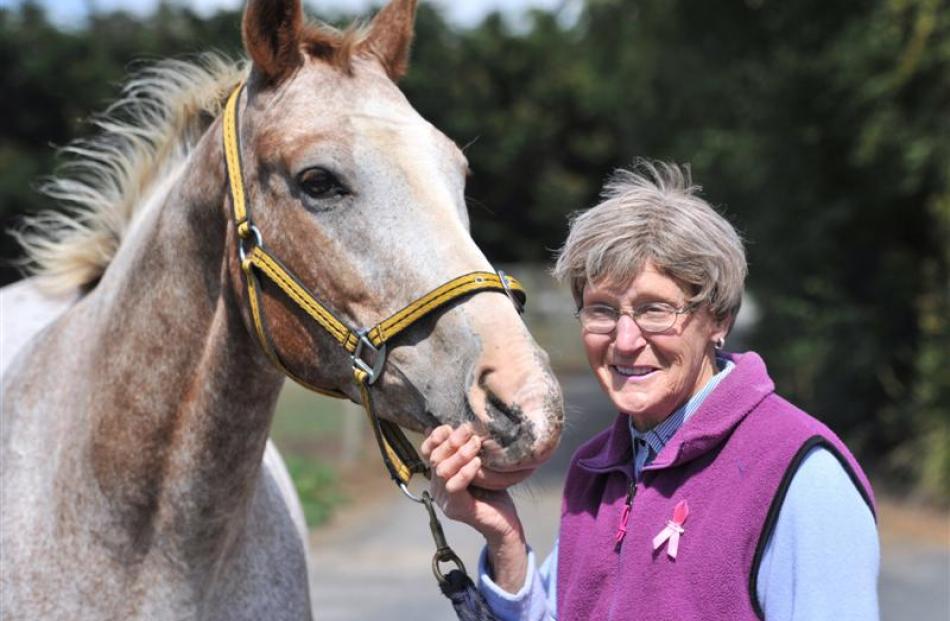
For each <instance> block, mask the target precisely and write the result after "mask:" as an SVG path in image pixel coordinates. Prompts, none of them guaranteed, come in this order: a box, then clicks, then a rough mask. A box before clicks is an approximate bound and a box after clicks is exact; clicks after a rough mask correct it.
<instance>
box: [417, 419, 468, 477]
mask: <svg viewBox="0 0 950 621" xmlns="http://www.w3.org/2000/svg"><path fill="white" fill-rule="evenodd" d="M445 429H448V430H449V433H446V431H445V430H444V429H443V427H439V428H438V429H436V430H434V431H433V432H432V433H431V434H430V435H429V438H427V439H426V441H425V442H423V445H424V446H423V455H425V456H426V457H427V458H428V460H429V464H430V465H432V466H433V467H437V466H438V465H439V464H441V463H442V462H444V461H447V460H449V459H451V458H452V457H453V456H454V455H455V454H456V453H458V452H459V451H460V450H461V449H462V448H463V447H465V446H466V444H467V443H468V442H470V441H471V440H472V438H473V437H475V436H474V435H473V433H474V432H473V431H472V428H471V426H470V425H462V426H461V427H459V428H458V429H454V430H451V428H449V427H445ZM479 448H480V447H479ZM467 450H468V451H469V453H470V451H471V449H470V448H469V449H467ZM476 453H477V451H476ZM474 455H475V454H474V453H470V454H469V455H468V458H469V459H471V457H473V456H474Z"/></svg>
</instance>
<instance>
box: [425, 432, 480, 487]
mask: <svg viewBox="0 0 950 621" xmlns="http://www.w3.org/2000/svg"><path fill="white" fill-rule="evenodd" d="M444 447H445V444H443V445H442V447H440V449H436V451H434V452H433V457H432V459H431V460H430V464H431V465H432V467H433V472H434V473H435V475H436V476H437V477H439V478H441V479H445V480H446V482H448V481H449V480H450V479H452V478H453V477H455V476H457V475H458V474H459V472H460V471H461V470H462V469H463V468H465V467H466V466H467V465H468V464H470V463H471V462H472V460H474V459H476V458H477V456H478V452H479V451H480V450H481V448H482V442H481V440H480V439H479V438H478V437H477V436H472V437H470V438H469V439H468V440H467V441H466V442H465V443H464V444H462V445H461V446H459V447H458V448H457V449H455V448H453V449H446V450H444V451H442V450H441V448H444ZM436 453H444V457H442V458H439V457H437V456H436ZM480 464H481V462H480V461H479V465H480Z"/></svg>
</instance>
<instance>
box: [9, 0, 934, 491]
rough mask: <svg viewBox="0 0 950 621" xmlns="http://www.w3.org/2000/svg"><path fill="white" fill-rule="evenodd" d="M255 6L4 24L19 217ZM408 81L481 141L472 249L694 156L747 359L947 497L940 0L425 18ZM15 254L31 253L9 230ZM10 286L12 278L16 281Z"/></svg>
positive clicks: (21, 12) (523, 242) (867, 455)
mask: <svg viewBox="0 0 950 621" xmlns="http://www.w3.org/2000/svg"><path fill="white" fill-rule="evenodd" d="M239 23H240V14H239V12H238V11H224V12H221V13H218V14H217V15H215V16H212V17H209V18H207V19H202V18H199V17H198V16H196V15H195V14H194V13H192V12H190V11H188V10H187V9H183V8H180V7H178V6H177V5H167V4H163V5H161V6H160V8H159V9H158V11H157V12H156V13H155V14H154V15H153V16H150V17H148V18H143V19H138V18H132V17H129V16H128V15H124V14H121V13H109V14H101V15H97V16H95V17H94V18H92V19H91V20H90V22H89V23H88V25H86V26H84V27H83V28H81V29H79V30H75V31H70V32H61V31H59V30H56V29H55V28H53V27H51V26H50V25H49V23H48V22H47V20H46V18H45V16H44V15H43V13H42V11H40V10H39V9H37V8H36V7H35V6H32V5H29V4H27V5H23V6H22V7H20V8H18V9H15V10H0V60H2V61H3V63H4V67H5V71H4V72H3V73H2V74H0V85H2V86H3V87H5V88H4V89H3V92H4V93H5V97H4V98H3V99H0V218H2V223H3V225H4V227H5V228H6V227H8V226H9V225H10V223H11V222H12V221H13V218H15V217H16V215H17V214H21V213H24V212H29V211H32V210H35V209H37V208H39V207H41V206H44V201H43V199H42V198H41V197H39V195H37V194H36V193H34V192H32V191H31V190H30V182H31V180H35V179H37V178H38V176H39V175H42V174H48V173H49V172H50V171H51V170H52V166H53V160H52V156H51V150H50V149H49V148H48V143H49V142H54V143H56V144H64V143H65V142H67V141H68V140H69V139H70V138H72V137H74V136H77V135H81V134H82V132H84V131H88V126H85V125H82V124H81V123H80V122H79V121H80V120H81V119H82V117H83V116H86V115H88V114H89V111H91V110H97V109H101V108H103V107H104V105H105V104H106V103H107V102H108V101H110V100H111V99H113V98H114V96H115V95H116V93H117V88H118V86H117V85H118V84H119V83H120V82H121V80H122V79H123V76H124V75H125V74H126V73H127V70H128V69H129V67H130V62H131V61H132V59H141V58H143V57H144V58H157V57H162V56H167V55H176V56H181V55H182V54H187V53H189V52H196V51H200V50H206V49H209V48H215V49H221V50H224V51H225V52H230V53H235V54H236V53H237V52H238V51H239V50H240V41H239ZM416 41H417V43H416V47H415V49H414V54H413V56H414V57H413V67H412V71H411V72H410V73H409V75H408V77H407V78H406V80H405V82H404V83H403V87H404V89H405V90H406V92H407V94H408V96H409V99H410V100H411V101H412V102H413V103H414V105H415V106H416V107H417V108H418V109H419V110H420V112H421V113H422V114H423V115H424V116H426V117H427V118H429V119H430V120H431V121H432V122H433V123H434V124H435V125H437V126H438V127H440V128H442V129H443V130H444V131H446V132H447V133H448V134H449V136H450V137H452V138H453V139H455V140H456V141H457V142H459V144H461V145H463V146H465V150H466V155H467V156H468V158H469V161H470V163H471V166H472V169H473V171H474V175H473V177H472V178H471V180H470V182H469V186H468V198H469V202H470V211H471V215H472V222H473V232H474V235H475V237H476V239H477V240H478V241H479V243H480V244H481V245H482V247H483V248H485V249H486V252H487V254H489V256H491V257H492V258H493V259H494V260H499V261H515V260H517V261H546V260H548V259H549V258H550V254H551V250H552V249H554V248H556V247H557V246H558V245H559V244H560V243H561V241H562V240H563V237H564V235H565V233H566V218H567V215H568V214H570V213H571V212H573V211H575V210H577V209H579V208H583V207H586V206H589V205H592V204H593V203H594V202H595V201H596V198H597V192H598V190H599V187H600V185H601V183H602V181H603V179H604V177H605V176H606V175H607V174H608V173H609V172H610V171H611V170H612V169H614V168H617V167H620V166H624V165H627V164H629V163H630V162H631V161H632V160H633V159H634V158H635V157H637V156H647V157H654V158H660V159H669V160H675V161H679V162H690V163H691V164H692V167H693V170H694V174H695V177H696V179H698V180H700V181H702V182H703V183H704V184H705V186H706V196H707V197H708V198H710V199H711V200H712V201H713V202H714V203H716V204H719V205H721V206H722V207H723V208H724V211H725V212H726V213H727V215H728V216H729V217H730V218H731V219H732V220H733V222H734V223H735V224H736V225H737V226H738V228H739V229H740V230H742V231H744V233H745V237H746V239H747V241H748V251H749V258H750V266H751V273H750V282H749V285H750V288H751V290H752V291H754V293H755V294H756V297H757V300H758V302H759V306H760V307H761V311H762V319H761V321H760V323H759V326H758V330H757V332H756V334H754V335H753V337H752V343H751V344H752V346H753V347H754V348H755V349H758V350H760V351H762V352H763V353H764V355H765V356H766V357H767V359H768V361H769V364H770V368H771V369H772V371H773V372H774V375H775V376H776V380H777V382H778V384H779V385H780V387H781V389H782V391H783V392H784V393H787V394H789V396H790V397H791V398H792V399H793V400H794V401H796V402H798V403H800V404H801V405H802V406H803V407H804V408H805V409H807V410H808V411H810V412H812V413H814V414H816V415H817V416H819V417H820V418H822V419H824V420H826V421H827V422H828V423H829V424H830V425H831V426H832V427H834V428H835V429H836V430H838V431H839V432H841V433H843V434H844V435H846V436H848V438H849V440H850V442H851V443H852V444H853V445H855V447H856V448H857V449H858V452H860V453H861V454H862V455H863V457H864V459H865V460H866V461H868V460H870V461H872V462H873V463H874V465H875V466H876V469H877V472H878V473H879V475H880V476H883V477H886V478H887V480H889V481H893V482H894V483H895V484H897V485H900V486H902V488H903V489H907V488H908V487H909V486H910V485H911V484H913V485H914V486H916V487H915V489H917V490H919V491H920V492H922V493H924V494H926V495H927V496H928V497H929V498H932V499H936V500H940V501H942V502H948V501H950V448H948V447H950V431H948V428H950V421H948V418H950V371H948V370H947V369H948V368H950V152H948V151H950V144H948V141H947V139H946V137H947V136H950V116H948V114H947V110H948V109H950V11H948V10H947V7H946V6H945V3H944V2H943V1H942V0H877V1H875V2H869V3H862V4H859V5H855V4H854V3H851V2H845V1H844V0H837V1H831V2H828V1H827V0H825V1H822V2H818V1H817V0H783V1H782V2H777V1H774V0H746V1H745V2H739V1H732V2H718V3H697V2H687V1H685V0H588V1H587V2H586V3H585V4H584V6H583V10H582V11H581V15H580V17H579V19H577V20H576V21H574V22H570V23H565V22H564V20H562V19H560V16H559V15H557V14H552V13H545V12H535V13H533V14H532V16H531V17H530V18H529V20H528V23H527V24H526V26H525V27H523V28H519V29H513V28H512V27H511V26H510V25H509V24H507V23H506V22H505V20H504V19H502V18H501V17H500V16H499V15H490V16H488V17H487V18H486V19H485V20H484V21H483V22H482V23H481V24H479V25H478V26H477V27H474V28H472V29H467V30H459V29H455V28H452V27H450V26H449V25H448V24H446V22H445V21H444V19H443V18H442V17H441V15H440V14H439V13H438V12H437V11H435V10H433V9H431V8H429V7H427V6H426V5H423V6H422V7H421V11H420V14H419V19H418V27H417V39H416ZM2 243H3V246H2V252H3V256H4V257H11V256H14V253H15V249H13V247H12V246H11V243H10V240H9V239H8V238H4V239H3V242H2ZM8 276H9V274H8Z"/></svg>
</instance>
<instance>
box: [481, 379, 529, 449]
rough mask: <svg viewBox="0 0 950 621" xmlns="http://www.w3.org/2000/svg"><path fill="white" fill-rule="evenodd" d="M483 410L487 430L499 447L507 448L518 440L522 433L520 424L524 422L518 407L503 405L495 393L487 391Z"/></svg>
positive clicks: (515, 405)
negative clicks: (486, 418)
mask: <svg viewBox="0 0 950 621" xmlns="http://www.w3.org/2000/svg"><path fill="white" fill-rule="evenodd" d="M485 410H486V412H485V413H486V415H487V417H488V428H489V429H490V430H491V432H492V435H493V436H494V438H495V439H496V440H497V442H498V443H499V444H500V445H501V446H508V445H509V444H511V443H512V442H514V441H515V440H517V439H518V435H519V433H520V432H521V431H522V424H521V422H522V421H523V420H524V415H523V412H522V411H521V407H520V406H518V405H517V404H508V403H505V402H504V401H502V400H501V399H500V398H498V396H497V395H496V394H495V393H493V392H491V391H488V392H487V394H486V401H485Z"/></svg>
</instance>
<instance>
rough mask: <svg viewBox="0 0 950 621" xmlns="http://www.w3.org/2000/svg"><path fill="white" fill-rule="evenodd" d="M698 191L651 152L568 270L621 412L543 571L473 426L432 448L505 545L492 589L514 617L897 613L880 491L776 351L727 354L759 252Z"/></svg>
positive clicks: (454, 509)
mask: <svg viewBox="0 0 950 621" xmlns="http://www.w3.org/2000/svg"><path fill="white" fill-rule="evenodd" d="M697 191H698V188H696V187H695V186H692V185H691V182H690V180H689V175H688V171H686V170H683V169H681V168H679V167H677V166H673V165H668V164H662V163H657V164H650V163H640V164H639V165H638V166H637V167H636V168H635V169H634V170H632V171H620V172H618V173H617V174H616V175H615V176H614V177H613V178H612V179H611V180H610V181H609V183H608V184H607V186H606V188H605V192H604V200H603V202H601V204H599V205H597V206H596V207H594V208H592V209H590V210H589V211H587V212H585V213H583V214H581V215H580V216H578V217H577V218H576V219H575V220H574V221H573V223H572V225H571V230H570V233H569V235H568V238H567V241H566V243H565V244H564V247H563V248H562V250H561V252H560V255H559V257H558V260H557V265H556V267H555V269H554V274H555V276H556V277H557V278H558V279H559V280H560V281H562V282H566V283H568V284H569V285H570V287H571V290H572V292H573V295H574V299H575V301H576V303H577V305H578V309H579V311H578V319H579V320H580V325H581V338H582V340H583V343H584V348H585V350H586V353H587V359H588V362H589V363H590V367H591V370H592V371H593V372H594V375H595V376H596V377H597V380H598V382H599V383H600V386H601V388H602V389H603V390H604V392H605V393H607V395H608V396H609V397H610V400H611V402H612V403H613V405H614V406H615V407H616V409H617V410H618V412H619V414H618V416H617V417H616V419H615V420H614V422H613V424H612V425H610V426H609V427H608V428H607V429H605V430H604V431H603V432H602V433H600V434H598V435H597V436H595V437H594V438H593V439H591V440H590V441H588V442H587V443H586V444H584V445H583V446H582V447H581V448H580V449H579V450H578V451H577V452H576V453H575V455H574V458H573V460H572V463H571V466H570V470H569V472H568V475H567V480H566V484H565V489H564V499H563V505H562V512H561V525H560V535H559V540H558V542H557V544H556V545H555V549H554V551H553V552H552V554H551V556H550V557H549V558H548V559H547V560H546V561H545V562H544V563H543V565H542V566H541V567H540V568H537V567H536V566H535V559H534V555H533V553H532V552H531V550H530V548H529V547H528V546H527V545H526V542H525V538H524V530H523V528H522V524H521V522H520V520H519V519H518V514H517V511H516V508H515V505H514V502H513V501H512V499H511V497H510V496H509V495H508V493H507V492H506V491H504V490H486V489H483V488H480V487H478V485H479V482H480V481H482V480H483V479H482V472H481V462H480V460H479V457H478V452H479V449H480V440H479V438H478V437H477V436H475V435H474V434H473V432H472V430H471V429H470V428H468V427H460V428H458V429H455V430H453V429H451V428H449V427H439V428H437V429H435V430H433V431H432V432H431V433H430V435H429V436H428V437H427V438H426V440H425V442H424V443H423V446H422V451H423V454H424V455H426V457H427V458H428V459H429V461H430V463H431V465H432V467H433V471H434V473H435V476H434V477H433V483H432V488H433V495H434V496H435V498H436V499H437V501H438V502H439V504H440V505H441V506H442V508H443V510H444V511H445V513H446V515H448V516H449V517H450V518H452V519H456V520H460V521H462V522H465V523H467V524H469V525H471V526H473V527H474V528H475V529H477V530H478V531H479V532H480V533H481V534H482V535H483V536H484V537H485V540H486V544H487V545H486V549H485V552H484V553H483V554H482V558H481V562H480V584H479V588H480V590H481V591H482V593H483V594H484V595H485V596H486V599H487V600H488V602H489V604H490V605H491V607H492V609H493V610H494V611H495V613H496V615H497V616H498V618H499V619H519V620H526V619H554V618H560V619H567V620H570V621H574V620H575V619H596V620H598V621H600V620H606V619H633V618H647V619H658V620H664V619H669V620H678V621H679V620H687V619H704V620H706V619H724V620H725V619H728V620H729V621H735V620H741V619H757V618H758V619H761V618H764V619H767V620H769V621H775V620H793V619H794V620H800V619H808V620H814V619H835V620H836V621H840V620H843V619H862V620H863V619H876V618H877V617H878V612H877V595H876V583H877V573H878V567H879V549H878V540H877V532H876V527H875V518H874V501H873V493H872V491H871V487H870V485H869V484H868V482H867V479H866V478H865V476H864V474H863V472H862V471H861V469H860V467H859V466H858V464H857V462H856V461H855V460H854V458H853V457H852V456H851V454H850V452H848V450H847V448H845V446H844V445H843V444H842V443H841V441H840V440H839V439H838V438H837V436H835V435H834V434H833V433H832V432H831V431H830V430H829V429H828V428H827V427H825V426H824V425H822V424H821V423H819V422H818V421H816V420H815V419H813V418H811V417H810V416H808V415H807V414H805V413H804V412H802V411H800V410H798V409H797V408H795V407H794V406H793V405H791V404H790V403H788V402H787V401H785V400H783V399H782V398H781V397H779V396H778V395H776V394H775V392H774V385H773V383H772V381H771V379H770V378H769V376H768V373H767V371H766V368H765V364H764V363H763V361H762V359H761V358H759V357H758V356H757V355H756V354H754V353H746V354H727V353H725V352H723V351H722V346H723V343H724V340H725V338H726V335H727V333H728V332H729V330H730V328H731V326H732V323H733V321H734V319H735V317H736V313H737V312H738V310H739V305H740V302H741V298H742V291H743V283H744V280H745V275H746V261H745V254H744V250H743V247H742V242H741V241H740V239H739V236H738V235H737V234H736V232H735V230H734V229H733V228H732V226H731V225H730V224H729V223H728V222H727V221H726V220H725V219H724V218H723V217H722V216H720V215H719V214H718V213H716V212H715V210H713V209H712V208H711V207H710V206H709V205H708V204H707V203H706V202H705V201H704V200H703V199H701V198H700V197H699V196H698V195H697ZM606 422H607V421H605V423H606Z"/></svg>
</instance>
